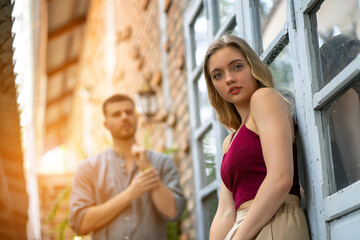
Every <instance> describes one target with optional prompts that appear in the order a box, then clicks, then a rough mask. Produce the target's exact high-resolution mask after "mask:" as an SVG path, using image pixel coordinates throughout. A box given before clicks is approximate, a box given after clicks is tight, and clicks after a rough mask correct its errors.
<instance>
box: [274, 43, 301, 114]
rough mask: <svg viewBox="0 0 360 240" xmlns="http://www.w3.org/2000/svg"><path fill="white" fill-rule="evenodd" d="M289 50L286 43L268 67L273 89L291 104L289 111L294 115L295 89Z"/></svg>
mask: <svg viewBox="0 0 360 240" xmlns="http://www.w3.org/2000/svg"><path fill="white" fill-rule="evenodd" d="M290 50H291V49H290V46H289V45H287V46H286V47H285V48H284V49H283V50H282V51H281V52H280V54H279V55H278V56H277V57H276V58H275V61H273V62H272V63H271V65H270V66H269V67H270V70H271V73H272V75H273V79H274V87H275V89H277V90H278V91H279V92H280V93H281V94H282V95H283V96H284V97H285V98H286V99H287V100H288V102H289V103H290V105H291V113H292V114H293V115H294V114H295V97H294V96H295V90H294V75H293V69H292V65H291V51H290Z"/></svg>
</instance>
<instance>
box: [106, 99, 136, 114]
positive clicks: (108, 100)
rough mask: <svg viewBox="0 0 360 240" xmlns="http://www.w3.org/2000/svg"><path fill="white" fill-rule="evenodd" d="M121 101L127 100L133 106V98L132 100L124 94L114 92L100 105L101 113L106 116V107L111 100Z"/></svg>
mask: <svg viewBox="0 0 360 240" xmlns="http://www.w3.org/2000/svg"><path fill="white" fill-rule="evenodd" d="M122 101H129V102H131V103H132V105H133V106H134V107H135V103H134V100H132V99H131V98H130V97H129V96H127V95H124V94H115V95H113V96H111V97H109V98H108V99H106V100H105V102H104V103H103V106H102V110H103V114H104V116H106V107H107V106H108V105H109V104H110V103H113V102H122Z"/></svg>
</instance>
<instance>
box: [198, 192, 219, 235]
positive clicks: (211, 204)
mask: <svg viewBox="0 0 360 240" xmlns="http://www.w3.org/2000/svg"><path fill="white" fill-rule="evenodd" d="M202 206H203V209H202V210H203V213H204V216H203V217H204V230H205V233H204V235H205V239H209V231H210V226H211V223H212V220H213V218H214V216H215V213H216V209H217V206H218V198H217V193H216V191H215V192H214V193H212V194H211V195H210V196H209V197H207V198H205V199H204V200H203V204H202Z"/></svg>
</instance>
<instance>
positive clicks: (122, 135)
mask: <svg viewBox="0 0 360 240" xmlns="http://www.w3.org/2000/svg"><path fill="white" fill-rule="evenodd" d="M135 132H136V129H134V130H133V131H131V132H130V131H120V132H112V133H111V135H112V137H113V138H115V139H119V140H129V139H130V138H133V137H134V135H135Z"/></svg>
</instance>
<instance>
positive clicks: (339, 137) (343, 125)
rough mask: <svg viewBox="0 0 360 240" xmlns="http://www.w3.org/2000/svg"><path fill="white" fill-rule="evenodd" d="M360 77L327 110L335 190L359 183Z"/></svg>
mask: <svg viewBox="0 0 360 240" xmlns="http://www.w3.org/2000/svg"><path fill="white" fill-rule="evenodd" d="M359 93H360V76H358V79H357V80H356V81H355V82H354V83H353V84H352V85H351V86H350V88H349V89H348V90H347V91H346V92H345V93H344V94H342V95H341V96H340V97H339V98H338V99H336V100H335V101H333V102H332V103H331V104H330V105H329V106H327V107H326V114H327V117H328V119H329V132H330V140H331V141H330V142H331V143H330V144H331V154H332V165H333V168H332V170H333V171H334V177H335V185H336V188H334V189H336V190H340V189H342V188H344V187H346V186H348V185H350V184H352V183H354V182H356V181H358V180H359V179H360V147H359V146H360V104H359Z"/></svg>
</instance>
